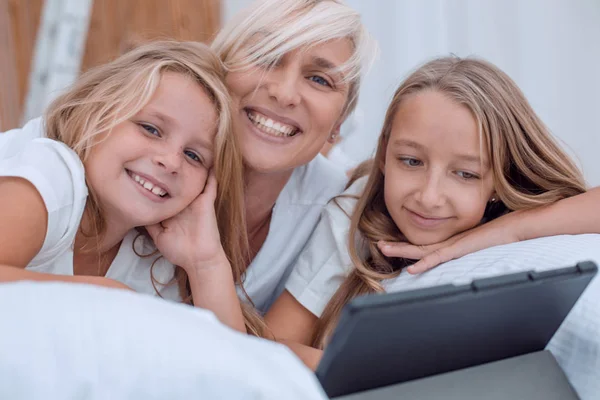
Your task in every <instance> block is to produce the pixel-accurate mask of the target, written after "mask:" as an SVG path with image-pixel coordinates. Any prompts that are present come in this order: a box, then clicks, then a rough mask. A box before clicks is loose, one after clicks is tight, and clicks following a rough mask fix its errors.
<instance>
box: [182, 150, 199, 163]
mask: <svg viewBox="0 0 600 400" xmlns="http://www.w3.org/2000/svg"><path fill="white" fill-rule="evenodd" d="M184 154H185V155H186V157H188V158H189V159H191V160H192V161H196V162H199V163H201V162H202V158H200V156H199V155H198V154H196V153H195V152H193V151H191V150H186V151H184Z"/></svg>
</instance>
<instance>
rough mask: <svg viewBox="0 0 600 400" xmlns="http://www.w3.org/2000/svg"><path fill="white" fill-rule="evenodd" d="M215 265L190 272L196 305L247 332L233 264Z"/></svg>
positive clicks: (232, 326) (228, 324) (236, 328)
mask: <svg viewBox="0 0 600 400" xmlns="http://www.w3.org/2000/svg"><path fill="white" fill-rule="evenodd" d="M222 262H223V263H226V264H227V265H215V266H212V267H211V268H201V269H200V268H199V269H198V270H196V271H194V272H192V273H188V277H189V279H190V288H191V291H192V296H193V298H194V305H195V306H196V307H200V308H205V309H208V310H210V311H212V312H213V313H214V314H215V315H216V317H217V318H218V319H219V321H221V322H222V323H223V324H225V325H227V326H229V327H230V328H233V329H235V330H238V331H240V332H244V333H246V325H245V324H244V316H243V314H242V307H241V304H240V300H239V298H238V296H237V292H236V290H235V284H234V282H233V274H232V272H231V266H230V265H229V262H227V261H226V260H224V261H222Z"/></svg>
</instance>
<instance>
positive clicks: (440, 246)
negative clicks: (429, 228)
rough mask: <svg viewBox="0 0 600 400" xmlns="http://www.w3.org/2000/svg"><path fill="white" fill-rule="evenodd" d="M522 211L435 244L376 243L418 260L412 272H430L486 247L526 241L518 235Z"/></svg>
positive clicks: (392, 252)
mask: <svg viewBox="0 0 600 400" xmlns="http://www.w3.org/2000/svg"><path fill="white" fill-rule="evenodd" d="M520 219H521V211H514V212H511V213H509V214H506V215H503V216H501V217H499V218H496V219H495V220H493V221H490V222H488V223H486V224H483V225H479V226H477V227H475V228H473V229H469V230H468V231H465V232H462V233H459V234H457V235H454V236H452V237H451V238H449V239H447V240H445V241H443V242H440V243H436V244H431V245H426V246H416V245H412V244H410V243H390V242H383V241H382V242H379V243H377V246H378V247H379V249H380V250H381V252H382V253H383V254H384V255H386V256H387V257H399V258H400V257H401V258H408V259H412V260H419V261H418V262H416V263H415V264H413V265H411V266H410V267H408V268H407V271H408V272H409V273H410V274H419V273H422V272H425V271H428V270H430V269H432V268H435V267H437V266H438V265H440V264H442V263H445V262H447V261H450V260H454V259H456V258H459V257H462V256H464V255H467V254H470V253H474V252H476V251H479V250H482V249H487V248H488V247H493V246H499V245H502V244H508V243H513V242H518V241H521V240H524V238H523V237H522V235H520V234H519V232H520V230H519V222H520Z"/></svg>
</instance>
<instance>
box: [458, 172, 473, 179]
mask: <svg viewBox="0 0 600 400" xmlns="http://www.w3.org/2000/svg"><path fill="white" fill-rule="evenodd" d="M456 175H458V176H460V177H461V178H463V179H465V180H471V179H479V176H477V175H475V174H472V173H471V172H466V171H457V172H456Z"/></svg>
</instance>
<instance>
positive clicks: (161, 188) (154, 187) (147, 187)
mask: <svg viewBox="0 0 600 400" xmlns="http://www.w3.org/2000/svg"><path fill="white" fill-rule="evenodd" d="M125 171H126V172H127V175H129V177H130V178H131V179H132V181H134V182H135V183H136V184H137V185H138V186H139V187H140V188H141V189H143V190H144V193H146V194H147V195H148V196H149V197H151V198H156V199H157V200H158V199H161V200H162V199H165V198H168V197H170V194H169V191H168V187H167V186H166V185H165V184H163V183H161V182H159V181H158V180H157V179H155V178H152V177H150V176H148V175H146V174H142V173H139V172H135V171H131V170H128V169H126V170H125Z"/></svg>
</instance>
